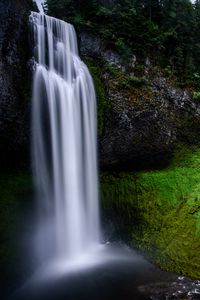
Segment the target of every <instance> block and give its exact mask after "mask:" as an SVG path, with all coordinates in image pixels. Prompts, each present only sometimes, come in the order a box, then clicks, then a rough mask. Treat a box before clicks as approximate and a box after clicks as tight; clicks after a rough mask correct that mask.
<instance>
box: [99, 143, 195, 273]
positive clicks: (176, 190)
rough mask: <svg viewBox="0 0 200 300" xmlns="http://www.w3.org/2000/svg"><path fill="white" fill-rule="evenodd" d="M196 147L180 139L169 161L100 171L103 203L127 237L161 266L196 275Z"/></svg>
mask: <svg viewBox="0 0 200 300" xmlns="http://www.w3.org/2000/svg"><path fill="white" fill-rule="evenodd" d="M199 170H200V150H199V149H197V148H195V147H194V148H193V149H191V148H190V149H188V148H187V147H186V146H184V145H181V146H180V147H179V148H178V149H177V152H176V155H175V156H174V158H173V161H172V163H171V165H170V166H169V167H167V168H166V169H163V170H155V171H153V170H152V171H143V172H140V173H115V174H112V175H111V174H106V173H104V174H102V176H101V190H102V199H103V206H104V209H105V211H106V212H107V216H109V218H110V217H111V218H113V219H114V220H115V222H116V224H118V226H119V228H118V230H119V232H120V233H122V232H123V233H124V236H123V238H126V239H127V240H129V242H130V243H131V244H132V245H133V246H137V247H138V248H140V249H142V250H143V251H144V252H146V253H148V255H149V256H150V257H151V258H152V260H153V261H154V262H156V263H157V264H158V265H160V266H161V267H163V268H165V269H167V270H172V271H176V272H179V273H183V274H185V275H189V276H191V277H194V278H199V276H200V257H199V247H200V205H199V192H200V171H199Z"/></svg>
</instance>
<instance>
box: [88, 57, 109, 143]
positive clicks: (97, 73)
mask: <svg viewBox="0 0 200 300" xmlns="http://www.w3.org/2000/svg"><path fill="white" fill-rule="evenodd" d="M84 62H85V63H86V65H87V66H88V69H89V70H90V72H91V75H92V78H93V81H94V85H95V90H96V95H97V106H98V107H97V114H98V116H97V117H98V134H99V136H100V137H101V136H103V135H104V132H105V115H106V113H105V111H106V109H107V107H108V101H107V99H106V92H105V87H104V83H103V82H102V66H101V65H100V64H97V63H96V62H94V61H93V60H91V59H90V60H89V59H87V60H84Z"/></svg>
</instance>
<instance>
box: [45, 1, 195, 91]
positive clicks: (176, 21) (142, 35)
mask: <svg viewBox="0 0 200 300" xmlns="http://www.w3.org/2000/svg"><path fill="white" fill-rule="evenodd" d="M48 8H49V14H50V15H54V16H55V17H57V18H61V19H64V20H65V21H67V22H70V23H72V24H74V25H75V27H76V29H77V30H78V31H79V30H85V31H89V32H93V33H95V34H96V35H99V36H100V37H101V39H102V40H103V41H104V42H105V44H106V45H107V47H109V48H111V49H115V50H116V51H118V53H119V54H122V55H123V56H126V57H128V56H129V55H131V54H136V55H137V57H138V58H139V59H144V58H146V57H148V58H150V59H151V61H152V62H153V63H154V64H155V65H159V66H161V67H163V68H165V69H166V70H167V71H168V72H169V73H171V74H173V75H175V76H178V77H179V79H180V82H182V84H183V85H190V86H194V88H200V68H199V66H200V0H196V1H194V3H192V2H191V1H190V0H123V1H122V0H109V1H104V0H84V1H83V0H77V1H73V0H48Z"/></svg>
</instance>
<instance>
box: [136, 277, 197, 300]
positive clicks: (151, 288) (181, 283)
mask: <svg viewBox="0 0 200 300" xmlns="http://www.w3.org/2000/svg"><path fill="white" fill-rule="evenodd" d="M138 290H139V291H140V293H141V294H143V295H144V296H146V299H149V300H150V299H151V300H199V299H200V280H192V279H189V278H186V277H182V276H179V277H177V279H176V280H175V281H160V282H156V283H152V284H148V285H143V286H139V287H138Z"/></svg>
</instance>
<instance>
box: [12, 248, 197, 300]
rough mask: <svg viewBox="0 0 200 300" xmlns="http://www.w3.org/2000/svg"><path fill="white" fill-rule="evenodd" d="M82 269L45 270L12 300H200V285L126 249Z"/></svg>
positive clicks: (109, 252) (115, 250)
mask: <svg viewBox="0 0 200 300" xmlns="http://www.w3.org/2000/svg"><path fill="white" fill-rule="evenodd" d="M82 262H83V266H82V267H81V268H79V267H77V266H76V267H71V266H69V265H66V266H65V265H64V263H63V264H61V265H60V266H59V268H57V269H56V268H48V267H46V268H43V269H41V270H39V271H38V272H37V273H36V274H35V275H34V276H33V277H32V278H31V279H29V280H27V282H25V284H24V286H23V287H20V288H19V289H18V290H17V291H15V292H14V293H13V294H12V295H9V297H8V298H7V299H9V300H100V299H101V300H112V299H121V300H129V299H130V300H145V299H152V300H172V299H182V300H187V299H193V300H196V299H200V281H192V280H190V279H188V278H185V277H180V276H177V275H176V274H173V273H169V272H164V271H161V270H159V269H158V268H156V267H155V266H153V265H152V264H151V263H149V262H148V261H146V260H145V259H144V258H143V257H142V256H141V255H139V254H138V253H136V252H135V251H133V250H130V249H129V248H128V247H126V246H124V245H117V244H112V245H107V246H106V247H105V248H104V249H103V251H101V253H100V254H99V253H98V254H97V255H96V254H95V255H94V256H93V257H92V263H91V261H90V263H89V264H88V262H87V261H86V262H85V263H84V259H83V261H82Z"/></svg>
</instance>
